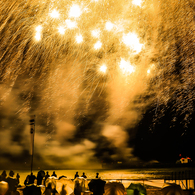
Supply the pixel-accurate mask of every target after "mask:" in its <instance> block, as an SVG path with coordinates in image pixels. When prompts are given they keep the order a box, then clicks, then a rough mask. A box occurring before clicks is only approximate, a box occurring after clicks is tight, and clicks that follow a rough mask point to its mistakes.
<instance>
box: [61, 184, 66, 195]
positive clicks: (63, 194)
mask: <svg viewBox="0 0 195 195" xmlns="http://www.w3.org/2000/svg"><path fill="white" fill-rule="evenodd" d="M60 195H67V192H66V190H65V185H64V184H63V185H62V190H61V192H60Z"/></svg>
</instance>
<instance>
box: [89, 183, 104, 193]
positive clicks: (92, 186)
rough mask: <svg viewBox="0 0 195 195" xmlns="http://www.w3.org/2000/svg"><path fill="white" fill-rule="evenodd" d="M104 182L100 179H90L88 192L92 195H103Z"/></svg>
mask: <svg viewBox="0 0 195 195" xmlns="http://www.w3.org/2000/svg"><path fill="white" fill-rule="evenodd" d="M105 184H106V181H104V180H101V179H92V180H91V181H90V182H89V183H88V186H89V190H90V191H91V192H93V195H103V194H104V186H105Z"/></svg>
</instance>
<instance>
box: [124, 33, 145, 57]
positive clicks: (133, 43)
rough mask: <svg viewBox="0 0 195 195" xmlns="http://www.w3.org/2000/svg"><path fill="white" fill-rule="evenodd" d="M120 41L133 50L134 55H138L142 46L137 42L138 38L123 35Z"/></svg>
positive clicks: (134, 35) (130, 34)
mask: <svg viewBox="0 0 195 195" xmlns="http://www.w3.org/2000/svg"><path fill="white" fill-rule="evenodd" d="M122 41H123V43H124V44H125V45H126V46H129V47H131V48H132V49H133V50H135V51H136V53H139V52H140V51H141V50H142V46H143V44H141V43H140V42H139V38H138V37H137V35H136V34H135V33H128V34H125V35H123V39H122Z"/></svg>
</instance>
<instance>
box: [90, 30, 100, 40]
mask: <svg viewBox="0 0 195 195" xmlns="http://www.w3.org/2000/svg"><path fill="white" fill-rule="evenodd" d="M91 34H92V36H93V37H96V38H98V37H99V36H100V30H98V29H95V30H92V31H91Z"/></svg>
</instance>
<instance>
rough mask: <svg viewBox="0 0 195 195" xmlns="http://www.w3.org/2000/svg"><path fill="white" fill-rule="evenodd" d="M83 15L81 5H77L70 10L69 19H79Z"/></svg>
mask: <svg viewBox="0 0 195 195" xmlns="http://www.w3.org/2000/svg"><path fill="white" fill-rule="evenodd" d="M81 14H82V11H81V8H80V7H79V5H77V4H75V5H73V6H72V7H71V8H70V11H69V17H73V18H78V17H79V16H80V15H81Z"/></svg>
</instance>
